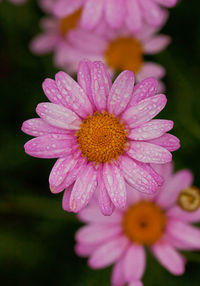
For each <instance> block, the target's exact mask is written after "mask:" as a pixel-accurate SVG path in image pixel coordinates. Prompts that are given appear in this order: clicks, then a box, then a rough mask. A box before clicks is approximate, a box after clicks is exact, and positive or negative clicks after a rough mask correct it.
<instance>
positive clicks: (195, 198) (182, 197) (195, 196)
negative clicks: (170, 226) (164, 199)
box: [177, 187, 200, 212]
mask: <svg viewBox="0 0 200 286" xmlns="http://www.w3.org/2000/svg"><path fill="white" fill-rule="evenodd" d="M177 202H178V205H179V206H180V207H181V208H182V209H183V210H185V211H188V212H192V211H196V210H197V209H198V208H199V207H200V191H199V189H197V188H196V187H190V188H187V189H185V190H182V192H180V194H179V197H178V200H177Z"/></svg>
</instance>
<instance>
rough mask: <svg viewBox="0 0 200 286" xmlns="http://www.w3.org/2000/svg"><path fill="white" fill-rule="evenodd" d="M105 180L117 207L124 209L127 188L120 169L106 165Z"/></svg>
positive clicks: (104, 169)
mask: <svg viewBox="0 0 200 286" xmlns="http://www.w3.org/2000/svg"><path fill="white" fill-rule="evenodd" d="M103 180H104V183H105V186H106V189H107V192H108V194H109V196H110V198H111V201H112V202H113V204H114V205H115V207H116V208H119V209H124V208H125V205H126V187H125V182H124V178H123V176H122V174H121V171H120V169H119V168H118V167H117V166H115V165H114V164H113V165H111V164H105V165H104V166H103Z"/></svg>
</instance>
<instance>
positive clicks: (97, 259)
mask: <svg viewBox="0 0 200 286" xmlns="http://www.w3.org/2000/svg"><path fill="white" fill-rule="evenodd" d="M127 245H128V240H127V238H126V237H124V236H117V237H116V238H115V239H114V238H113V239H112V240H111V241H108V242H106V243H104V244H103V245H102V246H99V247H98V248H97V249H96V251H94V253H93V254H92V255H91V257H90V259H89V265H90V267H91V268H94V269H99V268H103V267H107V266H109V265H110V264H112V263H113V262H115V261H116V260H117V259H118V258H119V257H120V256H121V255H122V253H123V252H124V250H125V248H126V246H127Z"/></svg>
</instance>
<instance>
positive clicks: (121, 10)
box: [104, 0, 126, 29]
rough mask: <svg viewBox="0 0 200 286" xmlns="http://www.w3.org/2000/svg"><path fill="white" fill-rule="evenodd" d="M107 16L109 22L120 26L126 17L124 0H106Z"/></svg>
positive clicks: (117, 26)
mask: <svg viewBox="0 0 200 286" xmlns="http://www.w3.org/2000/svg"><path fill="white" fill-rule="evenodd" d="M104 5H105V13H106V15H105V17H106V20H107V22H108V24H109V25H110V26H111V27H112V28H114V29H116V28H120V27H121V25H122V23H123V21H124V17H125V12H126V11H125V5H124V0H118V1H116V0H109V1H105V4H104Z"/></svg>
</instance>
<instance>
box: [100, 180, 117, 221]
mask: <svg viewBox="0 0 200 286" xmlns="http://www.w3.org/2000/svg"><path fill="white" fill-rule="evenodd" d="M98 200H99V207H100V209H101V212H102V214H103V215H105V216H110V215H111V214H112V213H113V211H114V208H115V207H114V205H113V203H112V201H111V199H110V196H109V194H108V192H107V190H106V187H105V184H104V181H103V180H102V177H100V176H99V179H98Z"/></svg>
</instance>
